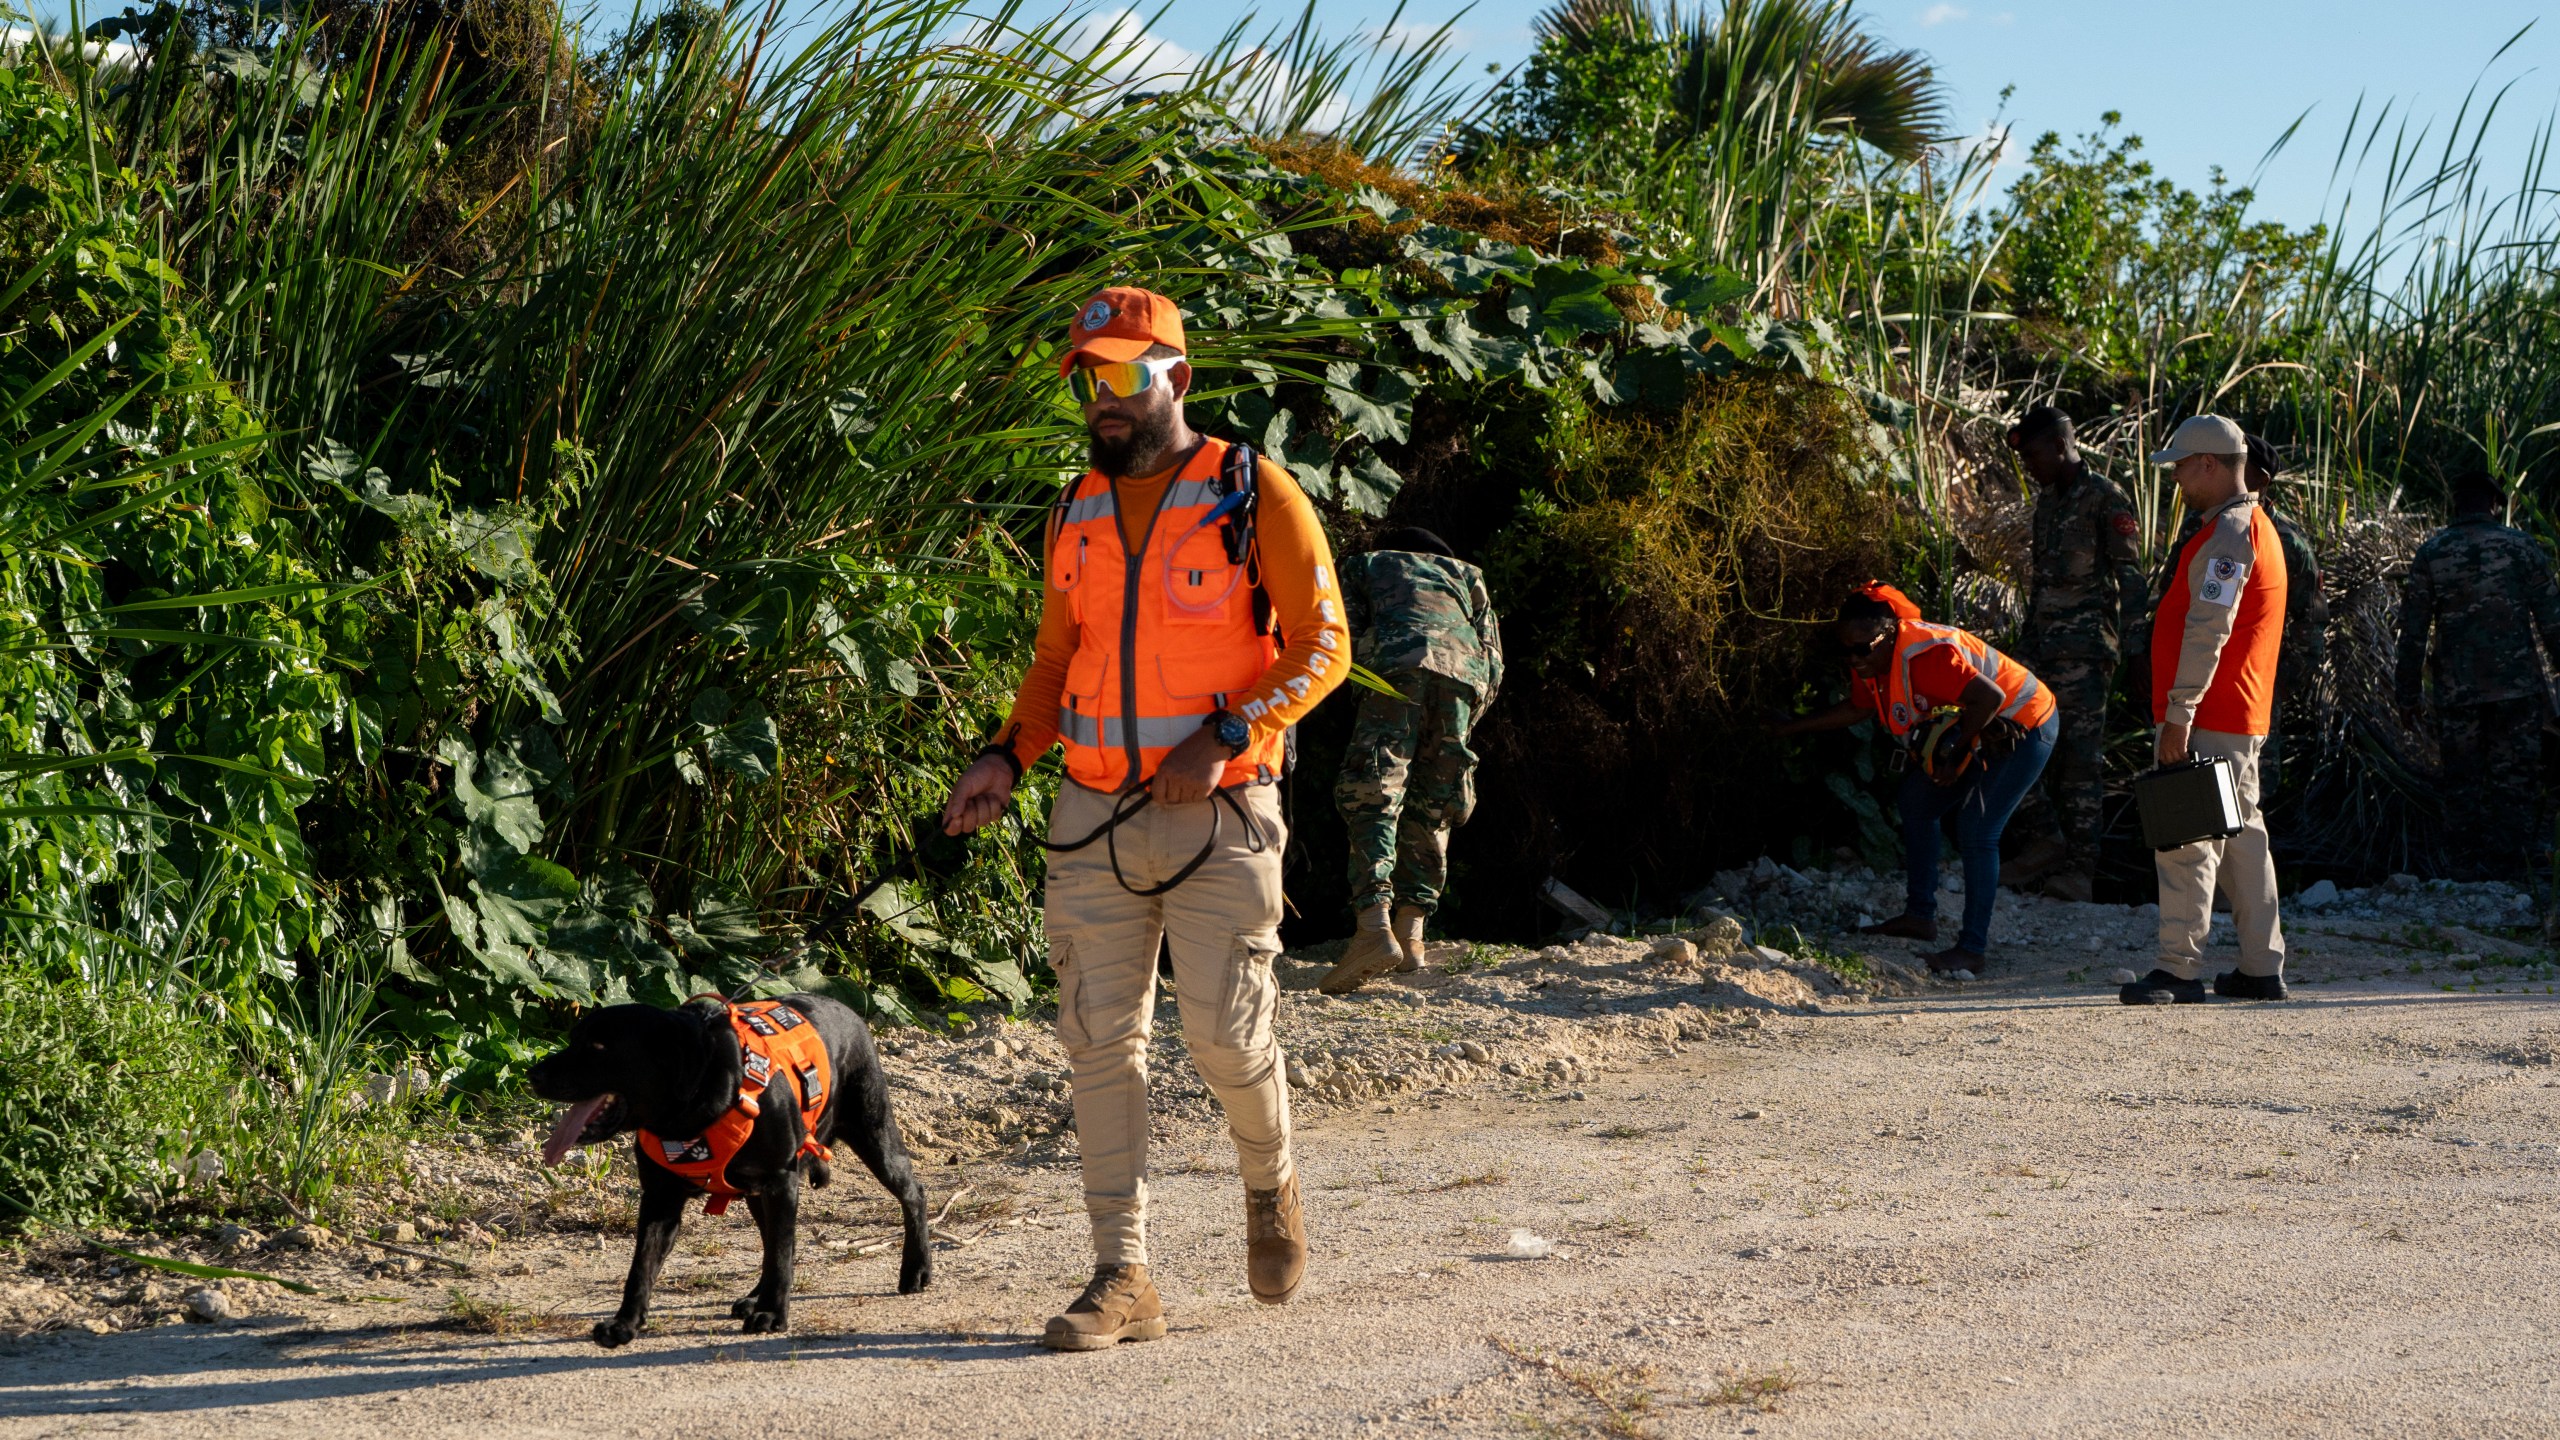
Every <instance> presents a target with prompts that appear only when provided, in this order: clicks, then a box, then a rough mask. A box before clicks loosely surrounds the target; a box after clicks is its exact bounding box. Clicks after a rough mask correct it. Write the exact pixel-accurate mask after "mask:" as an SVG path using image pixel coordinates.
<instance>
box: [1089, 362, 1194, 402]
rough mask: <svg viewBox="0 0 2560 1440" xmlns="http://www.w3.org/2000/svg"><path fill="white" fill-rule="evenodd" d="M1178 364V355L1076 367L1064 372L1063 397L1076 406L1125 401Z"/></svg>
mask: <svg viewBox="0 0 2560 1440" xmlns="http://www.w3.org/2000/svg"><path fill="white" fill-rule="evenodd" d="M1181 363H1182V357H1181V356H1179V355H1166V356H1163V357H1161V358H1159V359H1154V360H1117V361H1113V362H1111V363H1110V364H1107V365H1078V366H1076V367H1075V368H1074V369H1072V370H1069V371H1068V372H1067V393H1068V394H1070V395H1073V396H1074V397H1075V398H1076V403H1077V404H1079V405H1090V404H1092V403H1093V402H1094V401H1096V400H1125V399H1127V398H1128V397H1130V396H1132V395H1135V394H1137V393H1138V392H1139V391H1141V390H1144V389H1146V388H1147V387H1148V386H1150V385H1153V384H1155V383H1156V377H1158V376H1160V375H1164V374H1167V373H1169V372H1170V371H1171V370H1172V369H1173V367H1174V366H1176V365H1179V364H1181Z"/></svg>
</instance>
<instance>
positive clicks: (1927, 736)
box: [1911, 709, 1982, 785]
mask: <svg viewBox="0 0 2560 1440" xmlns="http://www.w3.org/2000/svg"><path fill="white" fill-rule="evenodd" d="M1963 724H1964V716H1963V714H1962V713H1961V712H1959V711H1957V710H1954V709H1947V710H1941V711H1939V712H1938V715H1937V717H1936V718H1935V719H1932V720H1930V721H1928V722H1926V723H1925V724H1924V725H1923V726H1921V727H1920V728H1919V729H1916V730H1914V731H1913V732H1912V739H1913V740H1914V741H1915V742H1916V743H1914V744H1913V745H1912V747H1911V748H1912V749H1913V750H1915V751H1918V752H1919V756H1920V770H1921V773H1922V774H1925V775H1927V776H1928V777H1929V778H1930V779H1932V780H1935V781H1937V782H1938V783H1940V784H1942V785H1943V784H1946V783H1948V782H1950V781H1953V780H1954V779H1955V778H1956V777H1957V776H1959V775H1962V774H1963V773H1964V772H1965V771H1966V769H1968V768H1969V767H1970V766H1971V765H1972V764H1973V762H1974V758H1975V757H1976V756H1978V755H1980V754H1981V753H1982V737H1981V736H1979V735H1976V736H1973V737H1972V738H1970V739H1959V738H1958V737H1957V734H1956V731H1957V730H1958V728H1959V727H1961V726H1962V725H1963Z"/></svg>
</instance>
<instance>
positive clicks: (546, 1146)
mask: <svg viewBox="0 0 2560 1440" xmlns="http://www.w3.org/2000/svg"><path fill="white" fill-rule="evenodd" d="M612 1098H613V1097H612V1096H611V1095H599V1096H597V1097H596V1098H594V1099H593V1100H581V1101H579V1102H578V1103H577V1104H575V1105H572V1106H570V1107H569V1108H568V1109H566V1110H563V1111H561V1112H560V1118H559V1119H558V1120H556V1121H554V1122H553V1123H552V1126H551V1138H550V1139H548V1140H545V1141H543V1142H542V1163H543V1164H545V1165H557V1164H559V1163H560V1162H561V1161H562V1160H564V1159H566V1158H568V1154H569V1152H570V1151H572V1150H575V1149H577V1148H578V1136H579V1135H580V1134H581V1133H582V1132H583V1131H585V1129H586V1128H587V1122H588V1121H590V1120H593V1119H594V1118H596V1112H597V1111H598V1110H601V1109H603V1108H604V1102H606V1101H607V1100H610V1099H612Z"/></svg>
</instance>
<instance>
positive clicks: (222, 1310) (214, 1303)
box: [187, 1288, 239, 1324]
mask: <svg viewBox="0 0 2560 1440" xmlns="http://www.w3.org/2000/svg"><path fill="white" fill-rule="evenodd" d="M187 1313H188V1314H189V1315H192V1316H194V1317H195V1318H196V1319H198V1320H202V1321H204V1322H205V1323H207V1324H212V1323H214V1322H216V1321H221V1320H232V1319H237V1318H238V1313H239V1312H237V1311H235V1310H233V1309H232V1308H231V1297H230V1296H228V1295H225V1294H223V1293H222V1292H221V1291H219V1290H215V1289H211V1288H207V1289H203V1290H197V1291H192V1292H190V1293H189V1294H188V1296H187Z"/></svg>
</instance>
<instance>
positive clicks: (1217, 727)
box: [1200, 710, 1253, 757]
mask: <svg viewBox="0 0 2560 1440" xmlns="http://www.w3.org/2000/svg"><path fill="white" fill-rule="evenodd" d="M1200 728H1201V729H1203V730H1214V731H1216V732H1217V735H1218V743H1219V744H1221V745H1224V746H1226V747H1227V754H1228V755H1229V756H1230V757H1233V756H1237V755H1242V754H1243V753H1244V747H1246V746H1247V745H1250V744H1252V743H1253V727H1252V726H1250V725H1247V724H1246V723H1244V717H1242V716H1240V715H1238V714H1236V713H1235V712H1234V711H1231V710H1212V711H1210V712H1209V713H1208V714H1206V715H1203V716H1201V717H1200Z"/></svg>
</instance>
